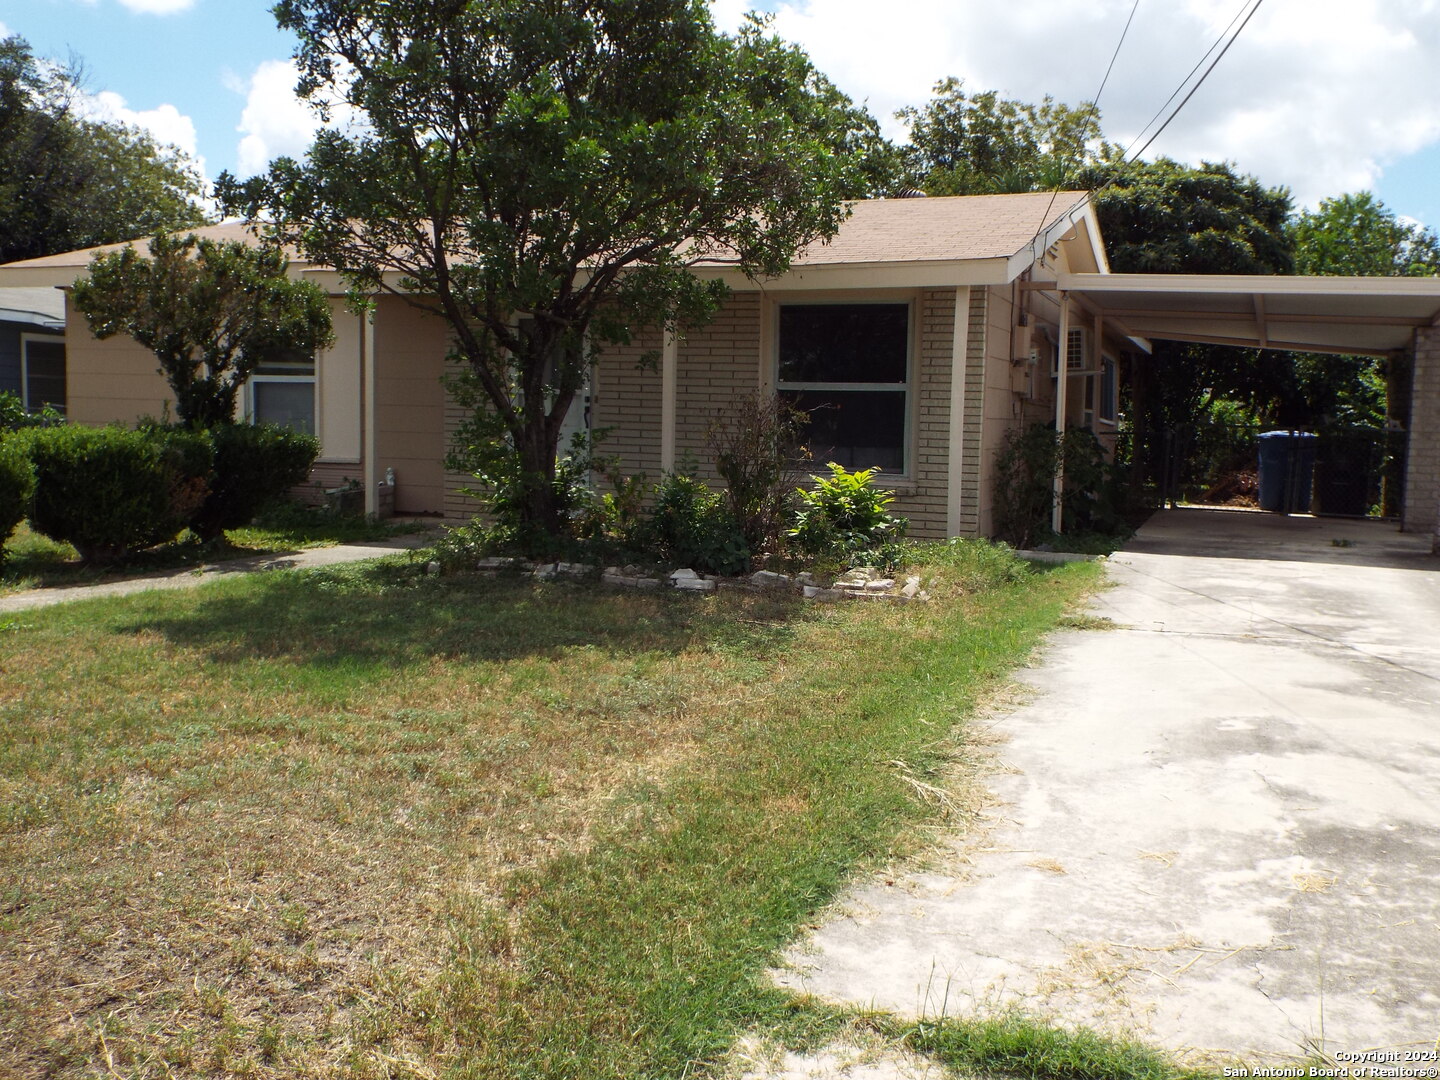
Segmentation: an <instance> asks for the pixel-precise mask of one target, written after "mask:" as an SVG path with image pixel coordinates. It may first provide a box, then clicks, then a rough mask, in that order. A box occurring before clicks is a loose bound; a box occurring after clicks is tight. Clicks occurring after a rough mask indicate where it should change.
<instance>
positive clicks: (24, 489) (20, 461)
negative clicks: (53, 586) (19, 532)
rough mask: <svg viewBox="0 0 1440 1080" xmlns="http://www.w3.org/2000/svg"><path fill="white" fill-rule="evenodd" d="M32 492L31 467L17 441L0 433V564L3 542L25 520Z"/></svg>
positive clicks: (3, 562)
mask: <svg viewBox="0 0 1440 1080" xmlns="http://www.w3.org/2000/svg"><path fill="white" fill-rule="evenodd" d="M34 494H35V470H34V468H33V467H32V466H31V464H30V459H29V458H28V457H26V456H25V453H24V451H23V450H22V449H21V448H20V446H19V444H18V440H15V439H7V438H4V437H3V436H0V566H4V565H5V541H6V540H9V539H10V534H11V533H12V532H14V531H15V526H17V525H19V524H20V522H22V521H24V520H25V517H26V513H27V511H28V509H29V506H30V499H31V497H32V496H33V495H34Z"/></svg>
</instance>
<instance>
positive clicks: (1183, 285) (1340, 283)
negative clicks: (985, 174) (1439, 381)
mask: <svg viewBox="0 0 1440 1080" xmlns="http://www.w3.org/2000/svg"><path fill="white" fill-rule="evenodd" d="M1058 280H1059V284H1060V288H1061V289H1077V290H1081V291H1085V290H1088V291H1090V292H1097V293H1102V292H1154V293H1176V292H1189V293H1263V294H1265V295H1267V296H1284V295H1287V294H1297V293H1298V294H1302V295H1303V294H1310V295H1317V296H1355V295H1371V296H1419V297H1426V296H1433V297H1436V298H1440V278H1433V277H1428V278H1427V277H1300V276H1296V275H1289V276H1280V275H1273V274H1253V275H1252V274H1070V273H1065V272H1063V271H1062V272H1061V273H1060V274H1059V275H1058Z"/></svg>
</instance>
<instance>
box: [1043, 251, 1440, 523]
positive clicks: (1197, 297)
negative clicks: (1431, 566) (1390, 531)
mask: <svg viewBox="0 0 1440 1080" xmlns="http://www.w3.org/2000/svg"><path fill="white" fill-rule="evenodd" d="M1056 287H1057V288H1058V290H1059V292H1060V296H1061V301H1062V307H1064V308H1067V309H1068V307H1069V306H1070V305H1078V307H1079V308H1080V309H1082V310H1083V311H1084V312H1086V313H1087V314H1088V315H1089V316H1090V317H1092V318H1094V319H1096V320H1098V321H1101V322H1103V323H1104V324H1105V325H1107V326H1109V327H1111V328H1112V329H1113V330H1115V331H1117V332H1119V333H1120V334H1123V335H1125V336H1127V337H1129V338H1130V339H1131V340H1132V341H1134V342H1135V344H1136V345H1137V346H1138V347H1139V348H1141V349H1143V350H1145V351H1147V352H1148V351H1149V342H1150V340H1152V339H1162V340H1169V341H1189V342H1200V343H1206V344H1213V345H1236V346H1241V347H1245V348H1257V349H1286V350H1292V351H1297V352H1314V353H1331V354H1350V355H1362V356H1389V355H1393V354H1396V353H1408V354H1410V355H1411V356H1412V357H1413V360H1414V368H1413V371H1414V378H1413V384H1412V391H1411V410H1410V422H1409V426H1408V431H1407V444H1408V458H1407V461H1408V465H1407V471H1406V484H1405V488H1406V501H1405V513H1404V518H1403V520H1402V522H1401V528H1402V529H1404V530H1406V531H1412V532H1425V533H1432V532H1433V533H1437V535H1440V278H1398V277H1387V278H1376V277H1362V278H1356V277H1268V276H1260V275H1255V276H1244V275H1187V274H1061V275H1059V279H1058V281H1057V283H1056ZM1062 396H1063V395H1062ZM1062 415H1063V414H1062Z"/></svg>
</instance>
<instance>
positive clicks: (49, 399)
mask: <svg viewBox="0 0 1440 1080" xmlns="http://www.w3.org/2000/svg"><path fill="white" fill-rule="evenodd" d="M0 392H9V393H11V394H14V395H15V396H16V397H18V398H19V399H20V401H21V403H22V404H24V406H25V408H26V409H28V410H29V411H30V412H39V411H40V410H41V409H43V408H44V407H45V406H46V405H50V406H52V407H54V408H55V409H56V410H57V411H59V412H62V413H63V412H64V411H65V296H64V294H63V293H61V292H60V290H58V289H53V288H43V287H42V288H38V289H37V288H18V289H0Z"/></svg>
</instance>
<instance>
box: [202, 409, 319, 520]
mask: <svg viewBox="0 0 1440 1080" xmlns="http://www.w3.org/2000/svg"><path fill="white" fill-rule="evenodd" d="M210 438H211V440H212V442H213V443H214V447H215V475H214V476H213V477H212V478H211V480H210V492H209V494H207V495H206V496H205V501H204V503H202V504H201V506H200V509H199V510H198V511H197V512H196V514H195V517H194V519H193V520H192V521H191V523H190V528H191V529H193V530H194V531H195V533H196V535H197V536H199V537H200V538H201V539H202V540H213V539H215V538H216V537H218V536H220V535H221V534H222V533H224V531H225V530H226V529H238V528H239V527H240V526H242V525H248V524H250V522H252V521H254V520H255V516H256V515H257V514H259V513H260V512H261V511H262V510H264V509H266V508H267V507H268V506H269V505H270V504H272V503H275V502H277V501H279V500H280V499H281V498H283V497H284V496H285V493H286V492H287V491H289V490H290V489H291V488H292V487H294V486H295V485H296V484H301V483H304V482H305V480H306V478H307V477H308V476H309V475H310V469H311V467H312V466H313V465H314V464H315V459H316V458H317V457H318V456H319V454H320V440H318V439H317V438H315V436H313V435H306V434H305V433H304V432H300V431H293V430H291V429H290V428H287V427H281V426H279V425H276V424H254V425H252V424H222V425H221V426H219V427H216V428H212V429H211V430H210Z"/></svg>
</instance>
